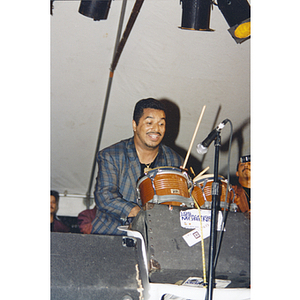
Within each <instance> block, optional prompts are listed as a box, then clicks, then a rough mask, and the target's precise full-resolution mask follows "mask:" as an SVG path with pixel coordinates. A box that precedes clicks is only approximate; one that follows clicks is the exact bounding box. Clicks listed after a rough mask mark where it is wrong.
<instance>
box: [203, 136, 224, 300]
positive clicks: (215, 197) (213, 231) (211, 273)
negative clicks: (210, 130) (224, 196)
mask: <svg viewBox="0 0 300 300" xmlns="http://www.w3.org/2000/svg"><path fill="white" fill-rule="evenodd" d="M220 146H221V137H220V133H219V132H218V135H217V138H216V141H215V161H214V182H213V183H212V206H211V226H210V241H209V258H208V286H207V291H206V298H205V299H206V300H212V295H213V289H214V285H215V268H214V261H215V255H216V241H217V204H218V203H219V198H220V195H219V151H220Z"/></svg>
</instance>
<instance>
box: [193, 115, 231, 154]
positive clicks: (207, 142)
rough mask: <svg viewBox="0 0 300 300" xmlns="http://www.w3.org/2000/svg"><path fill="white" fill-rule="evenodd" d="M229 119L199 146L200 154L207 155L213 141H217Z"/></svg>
mask: <svg viewBox="0 0 300 300" xmlns="http://www.w3.org/2000/svg"><path fill="white" fill-rule="evenodd" d="M228 121H229V120H228V119H225V120H224V121H223V122H221V123H220V124H219V125H218V126H217V127H216V128H215V129H214V130H213V131H212V132H211V133H210V134H209V135H208V136H207V137H206V139H205V140H204V141H203V142H202V143H201V144H198V145H197V152H198V153H199V154H205V153H206V152H207V148H208V147H209V145H210V144H211V143H212V141H213V140H215V139H216V137H217V134H218V132H220V131H221V130H222V129H223V128H224V126H225V124H226V123H227V122H228Z"/></svg>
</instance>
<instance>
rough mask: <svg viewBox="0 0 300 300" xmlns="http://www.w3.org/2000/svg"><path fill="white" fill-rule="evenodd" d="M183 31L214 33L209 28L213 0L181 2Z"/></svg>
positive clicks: (185, 0) (181, 0)
mask: <svg viewBox="0 0 300 300" xmlns="http://www.w3.org/2000/svg"><path fill="white" fill-rule="evenodd" d="M181 2H182V18H181V27H180V28H181V29H189V30H200V31H213V30H212V29H210V28H209V22H210V9H211V5H212V2H211V0H180V3H181Z"/></svg>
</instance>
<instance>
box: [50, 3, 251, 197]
mask: <svg viewBox="0 0 300 300" xmlns="http://www.w3.org/2000/svg"><path fill="white" fill-rule="evenodd" d="M134 3H135V1H133V0H129V1H128V2H127V8H126V15H125V21H124V27H123V30H124V28H125V25H126V22H127V20H128V18H129V15H130V13H131V10H132V7H133V5H134ZM79 5H80V1H55V2H54V9H53V15H52V16H51V189H55V190H57V191H59V192H60V193H64V192H66V193H71V194H81V195H84V194H85V193H86V192H87V189H88V185H89V179H90V174H91V169H92V164H93V160H94V152H95V147H96V141H97V137H98V132H99V126H100V121H101V115H102V110H103V104H104V99H105V93H106V88H107V83H108V77H109V67H110V63H111V61H112V56H113V49H114V45H115V38H116V33H117V28H118V23H119V16H120V11H121V5H122V1H121V0H114V1H112V4H111V8H110V11H109V14H108V18H107V20H101V21H93V19H91V18H88V17H85V16H83V15H81V14H79V13H78V8H79ZM181 14H182V8H181V5H180V3H179V1H174V0H146V1H145V2H144V4H143V6H142V9H141V11H140V14H139V16H138V18H137V20H136V23H135V25H134V27H133V29H132V32H131V34H130V36H129V38H128V41H127V43H126V45H125V47H124V50H123V53H122V55H121V57H120V60H119V63H118V65H117V68H116V70H115V74H114V78H113V82H112V89H111V93H110V98H109V105H108V110H107V115H106V121H105V126H104V130H103V136H102V141H101V144H100V149H102V148H104V147H106V146H109V145H111V144H113V143H116V142H118V141H120V140H121V139H125V138H128V137H130V136H132V134H133V131H132V125H131V121H132V114H133V108H134V105H135V103H136V102H137V101H138V100H140V99H143V98H148V97H153V98H157V99H160V100H161V99H164V100H165V101H166V102H167V103H168V104H169V106H170V108H171V112H172V113H171V115H170V125H169V128H168V130H169V131H168V136H167V138H166V142H168V143H169V145H171V146H173V148H174V149H175V150H177V151H178V152H179V153H180V154H181V155H182V156H183V157H184V156H185V155H186V153H187V150H188V148H189V145H190V142H191V139H192V136H193V133H194V130H195V127H196V124H197V121H198V118H199V115H200V113H201V110H202V107H203V105H206V111H205V113H204V116H203V119H202V122H201V124H200V127H199V130H198V132H197V135H196V139H195V144H194V146H193V148H192V151H191V156H190V160H189V162H190V163H191V164H192V165H193V168H194V169H195V170H196V171H197V172H198V171H201V170H202V169H204V168H205V167H207V166H209V167H210V170H209V172H208V173H213V166H214V146H213V144H212V145H211V146H210V147H209V150H208V153H207V154H206V155H199V154H198V153H197V152H196V144H197V143H200V142H201V141H202V140H203V139H204V138H205V137H206V136H207V135H208V134H209V132H210V131H211V130H212V129H213V128H214V127H215V126H217V125H218V124H219V123H220V122H221V121H223V120H224V119H226V118H228V119H230V120H231V121H232V123H233V130H234V135H233V143H232V152H231V165H230V170H231V174H234V173H235V168H236V164H237V162H238V159H239V156H240V155H247V154H250V40H248V41H246V42H244V43H242V44H236V42H235V41H234V40H233V39H232V37H231V36H230V34H229V33H228V31H227V30H228V27H229V26H228V24H227V23H226V21H225V19H224V17H223V15H222V14H221V12H220V11H219V9H218V8H216V7H214V9H213V10H212V12H211V22H210V27H211V28H212V29H214V31H213V32H199V31H189V30H182V29H180V28H179V27H180V25H181ZM229 133H230V127H229V126H228V125H226V127H225V128H224V129H223V130H222V135H221V136H222V147H221V152H220V162H219V165H220V174H222V175H223V176H225V175H226V174H227V156H228V138H229ZM93 186H94V184H93Z"/></svg>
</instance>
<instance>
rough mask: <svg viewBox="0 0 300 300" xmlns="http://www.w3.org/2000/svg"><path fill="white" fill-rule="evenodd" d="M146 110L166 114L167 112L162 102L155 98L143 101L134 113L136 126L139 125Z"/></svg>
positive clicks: (138, 104) (139, 102) (137, 105)
mask: <svg viewBox="0 0 300 300" xmlns="http://www.w3.org/2000/svg"><path fill="white" fill-rule="evenodd" d="M145 108H153V109H158V110H162V111H164V113H165V114H166V110H165V107H164V105H163V104H162V102H160V101H158V100H156V99H153V98H147V99H142V100H140V101H138V102H137V103H136V105H135V108H134V112H133V120H134V121H135V123H136V125H139V121H140V119H141V117H142V115H143V113H144V109H145Z"/></svg>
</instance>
